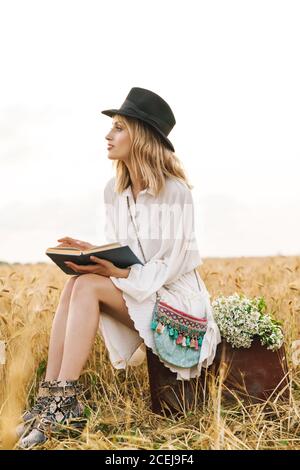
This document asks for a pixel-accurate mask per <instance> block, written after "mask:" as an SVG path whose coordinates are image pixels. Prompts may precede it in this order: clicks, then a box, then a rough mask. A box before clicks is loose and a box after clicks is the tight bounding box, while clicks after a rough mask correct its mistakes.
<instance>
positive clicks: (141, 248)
mask: <svg viewBox="0 0 300 470" xmlns="http://www.w3.org/2000/svg"><path fill="white" fill-rule="evenodd" d="M127 207H128V210H129V214H130V218H131V222H132V225H133V227H134V230H135V233H136V237H137V241H138V244H139V247H140V250H141V252H142V255H143V258H144V262H145V263H147V261H146V257H145V253H144V250H143V247H142V245H141V242H140V239H139V236H138V232H137V229H136V226H135V223H134V221H133V217H132V214H131V210H130V204H129V196H127ZM194 273H195V276H196V279H197V284H198V287H199V291H200V292H201V287H200V284H199V279H198V277H197V274H196V269H194ZM156 296H158V297H160V295H159V294H158V293H156Z"/></svg>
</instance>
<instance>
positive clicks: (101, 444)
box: [0, 256, 300, 450]
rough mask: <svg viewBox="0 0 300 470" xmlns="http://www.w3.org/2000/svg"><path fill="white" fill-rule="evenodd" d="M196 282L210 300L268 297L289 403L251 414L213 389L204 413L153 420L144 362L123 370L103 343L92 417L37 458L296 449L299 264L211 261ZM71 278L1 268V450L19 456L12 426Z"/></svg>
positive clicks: (32, 268) (88, 381)
mask: <svg viewBox="0 0 300 470" xmlns="http://www.w3.org/2000/svg"><path fill="white" fill-rule="evenodd" d="M199 273H200V275H201V277H202V279H203V280H204V282H205V284H206V286H207V289H208V290H209V292H210V293H211V300H214V298H216V297H217V296H219V295H230V294H232V293H234V292H242V293H244V294H246V295H247V296H264V298H265V300H266V303H267V307H268V312H270V313H272V314H273V316H274V317H275V318H276V319H278V320H281V321H282V322H283V328H284V334H285V348H286V353H287V359H288V364H289V370H290V377H291V392H292V393H291V395H290V399H289V401H274V402H273V403H269V404H268V407H266V406H265V404H264V403H259V404H255V405H250V406H249V405H248V406H244V404H243V402H242V401H240V400H236V402H230V403H228V402H226V401H225V399H224V397H223V396H222V389H221V387H220V386H219V388H218V384H217V383H213V382H212V383H211V384H210V393H209V396H208V400H207V403H206V406H205V408H203V406H202V407H199V409H196V410H195V411H193V412H191V411H189V412H187V413H184V414H183V415H182V416H181V417H174V418H173V417H166V416H159V415H156V414H154V413H152V412H151V407H150V390H149V383H148V374H147V364H146V361H145V362H144V363H143V364H142V365H141V366H139V367H136V368H135V367H129V368H128V369H127V370H116V369H114V368H113V366H112V365H111V363H110V361H109V358H108V354H107V351H106V348H105V346H104V344H103V343H102V339H101V337H100V336H99V335H98V336H97V337H96V341H95V343H94V346H93V349H92V351H91V354H90V357H89V360H88V362H87V364H86V366H85V368H84V370H83V373H82V375H81V381H82V383H83V384H84V385H85V389H87V390H88V393H86V394H85V405H86V410H87V413H88V416H89V419H88V422H87V425H86V427H85V428H84V430H83V431H82V432H81V433H78V434H76V435H73V434H74V433H72V432H71V431H69V430H68V429H66V432H65V433H63V435H62V436H60V435H59V436H55V437H53V438H51V439H50V440H48V441H47V442H46V443H45V444H44V445H42V446H37V447H36V448H37V449H56V450H58V449H78V450H84V449H99V450H100V449H105V450H117V449H118V450H122V449H149V450H153V449H160V450H162V449H167V450H174V449H176V450H177V449H182V450H187V449H206V450H207V449H240V450H244V449H245V450H246V449H281V450H282V449H299V448H300V409H299V405H300V374H299V366H298V365H297V361H295V360H293V348H292V343H293V341H295V340H298V339H300V322H299V314H300V257H286V256H278V257H262V258H231V259H229V258H227V259H226V258H218V259H208V258H207V259H204V264H203V265H201V266H200V267H199ZM67 278H68V276H67V275H66V274H64V273H63V272H62V271H61V270H60V269H59V268H57V267H56V266H54V265H50V264H46V263H45V264H44V263H39V264H35V265H31V264H25V265H22V264H0V328H1V330H0V340H2V341H5V344H6V362H5V364H3V365H0V379H1V382H0V447H1V448H2V449H17V446H16V443H17V437H16V435H15V433H14V429H15V426H16V425H17V424H18V423H19V422H20V421H19V420H20V416H21V414H22V412H23V410H24V408H25V407H27V406H30V405H32V403H33V399H34V396H35V393H36V390H37V385H38V382H39V380H40V379H41V377H42V376H43V373H44V371H45V366H46V361H47V351H48V339H49V334H50V328H51V323H52V319H53V316H54V313H55V310H56V306H57V304H58V301H59V298H60V292H61V290H62V288H63V286H64V283H65V282H66V280H67Z"/></svg>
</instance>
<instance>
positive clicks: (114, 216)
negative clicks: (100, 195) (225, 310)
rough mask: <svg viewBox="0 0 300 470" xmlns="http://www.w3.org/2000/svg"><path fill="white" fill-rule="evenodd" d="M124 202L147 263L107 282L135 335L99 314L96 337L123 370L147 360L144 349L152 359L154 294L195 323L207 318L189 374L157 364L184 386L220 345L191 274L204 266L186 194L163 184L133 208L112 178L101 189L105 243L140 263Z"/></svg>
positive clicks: (170, 182)
mask: <svg viewBox="0 0 300 470" xmlns="http://www.w3.org/2000/svg"><path fill="white" fill-rule="evenodd" d="M127 196H128V197H129V203H130V210H131V214H132V217H133V220H134V223H135V226H136V229H137V231H138V234H139V239H140V242H141V245H142V249H143V251H144V255H145V258H146V261H147V262H146V263H145V264H143V265H141V264H134V265H132V266H131V267H130V273H129V276H128V277H127V278H118V277H114V276H111V277H110V279H111V280H112V282H113V283H114V285H115V286H116V287H117V288H118V289H120V290H121V291H122V296H123V298H124V301H125V303H126V306H127V308H128V312H129V315H130V317H131V319H132V320H133V322H134V325H135V328H136V330H138V331H134V330H131V329H130V328H129V327H127V326H125V325H123V324H122V323H120V322H119V321H118V320H116V319H114V318H113V317H111V316H109V314H107V313H105V311H102V312H101V315H100V320H99V333H100V334H101V336H102V337H103V340H104V342H105V346H106V347H107V349H108V353H109V357H110V360H111V363H112V364H113V366H114V367H115V368H116V369H124V368H126V367H127V366H137V365H140V364H141V363H142V362H143V360H144V359H145V356H146V347H145V345H146V346H148V347H149V348H151V349H152V351H153V352H154V353H155V354H157V351H156V348H155V344H154V341H153V331H152V330H151V328H150V325H151V321H152V314H153V309H154V305H155V301H156V291H158V292H159V294H160V296H161V300H163V301H164V302H166V303H167V304H169V305H171V306H172V307H174V308H176V309H178V310H181V311H184V312H186V313H188V314H189V315H193V316H197V317H205V316H207V319H208V324H207V331H206V333H205V335H204V338H203V343H202V346H201V353H200V359H199V363H198V364H197V365H195V366H193V367H190V368H182V367H176V366H173V365H171V364H170V363H168V362H165V361H162V362H163V363H164V365H165V366H166V367H168V368H169V369H170V370H171V371H172V372H175V373H177V380H182V379H184V380H189V379H191V378H193V377H196V376H199V375H200V373H201V367H202V366H204V367H208V366H209V365H211V363H212V362H213V359H214V357H215V353H216V348H217V344H218V343H220V341H221V336H220V332H219V329H218V326H217V324H216V322H215V320H214V318H213V312H212V308H211V303H210V294H209V293H208V291H207V289H206V286H205V284H204V282H203V280H202V279H201V277H200V275H199V273H198V272H197V271H194V268H197V267H198V266H199V265H201V264H203V261H202V260H201V258H200V254H199V251H198V247H197V242H196V239H195V235H194V205H193V198H192V193H191V190H190V189H189V188H188V186H187V185H186V184H185V183H184V182H182V181H181V180H179V179H177V178H167V179H166V186H165V188H164V189H163V190H162V191H161V192H160V194H159V195H158V196H157V197H155V195H154V192H152V190H151V189H150V188H147V189H144V190H143V191H141V192H140V193H139V194H138V196H137V199H136V202H135V201H134V198H133V194H132V190H131V186H128V187H127V188H126V189H125V190H124V191H123V192H122V193H121V194H118V193H117V192H116V191H115V177H113V178H111V179H110V180H109V181H108V183H107V184H106V186H105V189H104V203H105V209H106V224H105V234H106V239H107V241H108V242H109V243H110V242H116V241H117V242H119V243H120V244H121V245H122V246H124V245H128V246H129V247H130V248H131V249H132V251H133V252H134V253H135V254H136V256H137V257H138V258H139V259H140V260H141V261H142V262H143V263H144V259H143V255H142V253H141V250H140V248H139V244H138V241H137V237H136V233H135V231H134V227H133V226H132V221H131V218H130V214H129V211H128V207H127ZM170 229H173V232H172V230H170ZM195 272H196V274H195ZM196 275H197V278H198V280H199V284H200V288H201V291H199V287H198V283H197V279H196Z"/></svg>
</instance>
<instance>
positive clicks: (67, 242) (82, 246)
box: [57, 237, 96, 250]
mask: <svg viewBox="0 0 300 470" xmlns="http://www.w3.org/2000/svg"><path fill="white" fill-rule="evenodd" d="M57 241H58V242H62V243H60V244H59V245H57V246H58V247H60V248H78V250H89V249H90V248H95V246H96V245H91V243H88V242H84V241H82V240H76V239H75V238H71V237H63V238H59V239H58V240H57Z"/></svg>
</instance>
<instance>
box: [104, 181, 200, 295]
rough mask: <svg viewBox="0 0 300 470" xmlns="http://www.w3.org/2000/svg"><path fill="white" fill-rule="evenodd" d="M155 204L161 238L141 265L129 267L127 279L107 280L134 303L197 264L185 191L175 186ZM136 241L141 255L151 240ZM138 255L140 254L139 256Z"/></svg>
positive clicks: (189, 203) (189, 201) (190, 204)
mask: <svg viewBox="0 0 300 470" xmlns="http://www.w3.org/2000/svg"><path fill="white" fill-rule="evenodd" d="M157 205H158V206H159V208H160V213H161V218H160V223H159V227H160V232H161V238H160V240H159V246H158V248H157V250H156V252H155V253H154V255H153V256H152V257H151V259H150V260H149V261H148V262H146V263H145V264H144V265H143V266H142V265H140V264H134V265H132V266H131V267H130V273H129V276H128V277H127V278H117V277H113V276H111V277H110V279H111V280H112V281H113V283H114V284H115V285H116V287H118V288H119V289H121V290H122V291H124V292H126V293H127V294H129V295H130V296H132V297H133V298H134V299H135V300H136V301H137V302H143V301H144V300H145V299H146V298H148V297H150V296H152V294H154V293H155V292H156V291H158V290H159V289H160V288H161V287H162V286H163V285H167V284H170V283H172V282H173V281H175V280H176V279H177V278H179V277H180V276H181V275H182V274H185V273H186V272H189V271H191V270H192V269H194V268H196V267H197V266H198V265H199V264H201V258H200V255H199V251H198V248H197V243H196V240H195V234H194V206H193V199H192V194H191V191H190V190H189V188H187V187H186V186H185V185H183V184H182V183H179V184H176V186H175V188H174V187H173V191H171V192H170V191H169V193H168V194H167V197H166V200H165V201H164V203H163V204H157ZM162 206H164V207H162ZM162 209H163V210H162ZM172 222H173V223H172ZM140 241H141V244H142V247H143V249H144V252H147V250H145V246H146V247H147V244H149V243H151V240H145V238H144V239H143V238H140ZM138 256H139V257H141V256H142V255H141V254H140V253H139V254H138ZM141 259H142V257H141Z"/></svg>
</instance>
